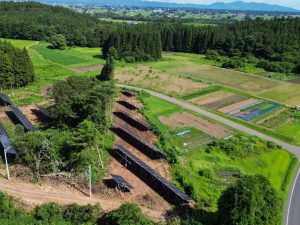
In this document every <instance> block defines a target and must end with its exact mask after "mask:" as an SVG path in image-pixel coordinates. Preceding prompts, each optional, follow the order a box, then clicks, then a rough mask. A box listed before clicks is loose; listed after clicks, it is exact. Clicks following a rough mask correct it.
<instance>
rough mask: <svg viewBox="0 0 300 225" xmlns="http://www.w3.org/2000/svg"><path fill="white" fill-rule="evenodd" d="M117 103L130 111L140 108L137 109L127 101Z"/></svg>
mask: <svg viewBox="0 0 300 225" xmlns="http://www.w3.org/2000/svg"><path fill="white" fill-rule="evenodd" d="M117 102H118V103H119V104H120V105H122V106H124V107H126V108H127V109H129V110H138V109H139V108H138V107H136V106H135V105H133V104H131V103H129V102H127V101H117Z"/></svg>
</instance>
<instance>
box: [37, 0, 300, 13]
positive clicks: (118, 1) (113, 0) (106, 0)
mask: <svg viewBox="0 0 300 225" xmlns="http://www.w3.org/2000/svg"><path fill="white" fill-rule="evenodd" d="M40 2H47V3H57V4H85V5H106V6H138V7H167V8H196V9H212V10H239V11H268V12H300V11H299V10H296V9H294V8H289V7H285V6H280V5H271V4H266V3H256V2H243V1H236V2H232V3H224V2H216V3H213V4H210V5H203V4H177V3H168V2H156V1H152V0H42V1H40Z"/></svg>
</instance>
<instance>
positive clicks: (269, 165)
mask: <svg viewBox="0 0 300 225" xmlns="http://www.w3.org/2000/svg"><path fill="white" fill-rule="evenodd" d="M142 99H143V102H145V108H144V109H143V113H144V114H145V115H146V117H147V118H149V121H150V123H151V124H153V125H154V126H155V127H156V129H158V130H159V133H162V134H169V133H168V131H169V130H170V127H168V126H166V125H165V124H162V123H161V122H160V120H159V116H161V115H163V116H170V115H172V114H173V113H176V112H182V110H183V109H181V108H180V107H178V106H176V105H173V104H171V103H168V102H165V101H163V100H160V99H157V98H155V97H152V96H149V95H147V94H145V95H144V96H142ZM181 130H186V129H181ZM181 130H179V131H181ZM200 132H201V131H200ZM191 135H192V136H193V137H194V136H195V135H196V133H195V134H191ZM186 137H187V138H188V136H186ZM169 140H170V139H169ZM185 141H187V140H182V141H179V142H177V143H175V144H177V145H181V144H182V143H183V142H185ZM297 165H298V161H297V160H296V159H295V158H294V156H293V155H292V154H290V153H288V152H287V151H284V150H274V151H271V152H262V153H261V154H256V155H253V156H250V157H247V158H240V159H232V158H230V157H229V156H227V155H226V154H225V153H224V152H220V151H212V152H210V153H209V152H206V151H204V148H203V147H201V148H199V149H198V150H196V151H191V152H188V153H185V154H181V155H180V160H179V164H176V165H174V166H173V167H172V172H173V175H174V179H176V180H177V181H178V183H177V185H179V186H180V185H182V182H184V183H185V184H187V185H190V186H192V187H193V195H194V197H195V198H196V200H197V202H198V203H199V204H200V206H201V207H202V208H206V210H209V211H216V210H217V201H218V198H219V197H220V195H221V193H222V191H223V190H224V189H225V188H226V187H228V185H230V184H232V182H234V179H233V180H232V179H225V178H220V177H217V176H214V177H213V178H207V177H203V176H200V175H199V171H201V170H205V169H210V170H213V171H215V172H226V171H239V172H241V173H242V174H248V175H254V174H261V175H264V176H266V177H268V178H269V180H270V182H271V183H272V185H273V186H274V188H275V189H276V190H277V191H278V193H279V195H280V196H281V197H282V198H283V199H284V200H286V198H287V194H288V191H289V187H290V185H291V183H292V180H293V175H294V173H295V171H296V169H297Z"/></svg>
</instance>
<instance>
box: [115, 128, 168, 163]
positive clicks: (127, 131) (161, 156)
mask: <svg viewBox="0 0 300 225" xmlns="http://www.w3.org/2000/svg"><path fill="white" fill-rule="evenodd" d="M117 126H118V128H119V129H121V130H122V131H123V132H125V133H127V134H128V135H130V136H131V137H133V138H134V139H135V140H137V141H138V142H140V143H141V144H143V145H145V146H147V147H148V148H149V149H151V151H153V152H154V153H156V154H157V155H159V157H160V158H166V157H167V154H166V153H165V152H163V151H162V150H160V149H159V148H158V147H156V146H155V145H153V144H151V143H149V142H148V141H146V140H145V139H144V138H141V137H139V136H137V135H136V134H135V133H134V132H133V131H131V130H130V129H129V128H127V127H125V126H123V125H121V124H117Z"/></svg>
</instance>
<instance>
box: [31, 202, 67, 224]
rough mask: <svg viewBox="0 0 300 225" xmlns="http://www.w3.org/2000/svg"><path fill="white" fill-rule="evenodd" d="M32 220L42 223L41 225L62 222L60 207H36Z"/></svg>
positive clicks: (55, 205)
mask: <svg viewBox="0 0 300 225" xmlns="http://www.w3.org/2000/svg"><path fill="white" fill-rule="evenodd" d="M34 218H35V219H37V220H40V221H43V224H55V223H56V222H58V221H62V220H63V217H62V207H61V206H60V205H58V204H57V203H47V204H43V205H41V206H37V207H36V208H35V210H34Z"/></svg>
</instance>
